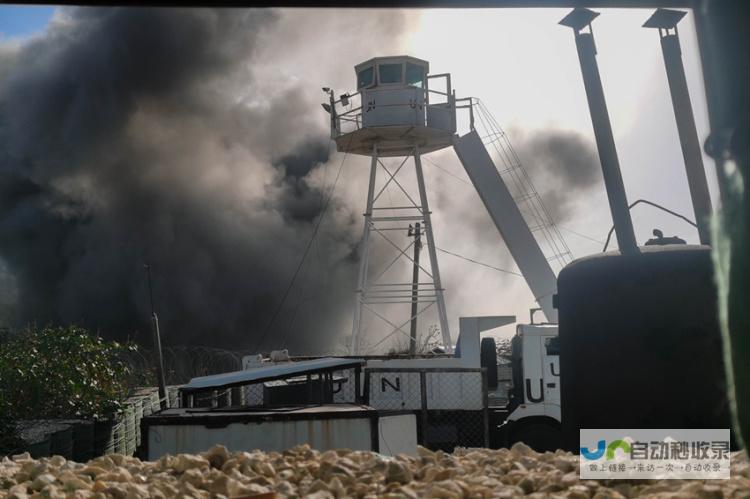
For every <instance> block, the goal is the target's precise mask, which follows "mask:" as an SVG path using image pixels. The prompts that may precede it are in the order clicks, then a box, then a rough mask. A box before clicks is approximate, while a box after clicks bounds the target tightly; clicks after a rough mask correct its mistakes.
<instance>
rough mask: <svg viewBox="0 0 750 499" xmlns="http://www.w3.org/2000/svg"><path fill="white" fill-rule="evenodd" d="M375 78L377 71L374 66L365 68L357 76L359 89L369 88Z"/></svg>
mask: <svg viewBox="0 0 750 499" xmlns="http://www.w3.org/2000/svg"><path fill="white" fill-rule="evenodd" d="M374 76H375V70H374V68H373V67H372V66H370V67H369V68H365V69H363V70H362V71H360V72H359V74H358V75H357V88H364V87H369V86H371V85H372V83H373V81H372V80H373V77H374Z"/></svg>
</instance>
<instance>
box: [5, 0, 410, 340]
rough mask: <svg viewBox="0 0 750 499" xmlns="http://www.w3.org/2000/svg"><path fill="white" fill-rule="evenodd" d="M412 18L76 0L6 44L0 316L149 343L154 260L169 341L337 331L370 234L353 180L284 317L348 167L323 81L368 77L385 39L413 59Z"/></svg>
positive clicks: (337, 83)
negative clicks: (80, 2)
mask: <svg viewBox="0 0 750 499" xmlns="http://www.w3.org/2000/svg"><path fill="white" fill-rule="evenodd" d="M408 22H409V19H408V17H407V14H404V13H403V12H401V11H387V12H381V11H365V10H356V11H337V12H336V14H335V15H331V13H330V12H327V11H320V12H315V11H306V10H293V11H276V10H267V9H266V10H249V9H243V10H230V9H221V10H211V9H196V10H189V9H152V8H149V9H137V8H107V9H100V8H73V9H66V10H64V11H63V12H62V13H61V14H60V15H59V16H58V17H57V19H56V20H55V21H54V22H53V23H52V25H51V26H50V27H49V28H48V29H47V31H46V32H45V33H44V34H43V35H41V36H38V37H36V38H34V39H32V40H30V41H28V42H24V43H21V44H16V45H13V46H11V45H9V44H7V43H6V44H5V45H2V44H0V260H1V261H0V278H2V281H3V282H2V283H1V285H2V286H3V288H4V291H3V294H2V297H0V298H2V300H0V301H2V311H3V312H5V317H3V318H2V320H1V321H0V322H2V323H4V324H5V325H8V326H12V327H19V326H22V325H24V324H26V323H29V322H32V321H34V322H37V323H47V322H52V323H62V324H65V323H78V324H83V325H85V326H88V327H90V328H92V329H95V330H98V331H100V332H101V333H102V334H103V335H105V336H107V337H110V338H124V337H131V338H132V337H135V338H136V339H140V340H144V341H147V340H148V335H147V332H148V317H149V314H150V305H149V300H148V290H147V287H146V275H145V272H144V268H143V264H144V262H148V263H149V264H150V265H151V268H152V274H153V285H154V300H155V304H156V308H157V311H158V312H159V315H160V320H161V324H162V329H163V341H164V342H165V343H167V344H202V345H212V346H221V347H224V348H252V347H255V345H256V344H257V343H258V342H260V340H261V339H265V341H263V342H262V346H264V347H266V348H270V347H276V346H281V345H282V344H283V345H285V346H288V347H290V348H291V349H292V350H293V351H297V352H300V353H317V352H318V351H323V350H326V349H330V348H331V346H332V345H335V344H337V342H339V341H340V340H341V338H340V337H338V336H337V335H339V334H341V333H346V332H348V327H349V322H348V321H349V317H350V313H351V306H352V288H353V286H354V282H355V271H356V263H357V261H356V257H355V256H354V255H355V254H356V245H357V244H358V239H359V236H360V233H361V217H360V216H359V215H360V212H361V207H360V206H358V205H354V204H353V203H352V199H355V198H356V196H357V192H358V191H357V189H358V187H357V186H349V187H351V189H346V188H344V187H345V186H346V185H345V182H348V180H346V179H345V175H342V183H344V187H342V185H339V187H338V188H337V190H336V193H337V195H336V196H334V198H333V201H332V202H331V205H330V206H329V209H328V212H327V213H326V222H325V223H324V227H325V228H324V229H323V230H322V231H321V234H319V237H318V238H317V239H316V242H315V244H314V245H313V247H312V250H311V255H310V257H309V258H310V259H312V260H313V262H314V265H305V266H303V267H302V269H301V271H300V275H299V276H298V284H299V285H298V286H295V288H294V290H293V292H291V293H290V294H289V299H288V300H287V303H286V306H285V308H284V309H283V311H282V313H281V314H279V317H280V318H281V319H280V320H277V321H275V322H274V324H273V327H271V328H270V329H269V330H267V324H268V323H269V321H270V320H271V317H272V316H273V313H274V311H275V309H276V307H277V305H278V303H279V302H280V300H281V297H282V295H283V293H284V291H285V288H286V286H287V284H288V283H289V279H290V278H291V277H292V274H293V272H294V269H295V268H296V267H297V264H298V263H299V259H300V258H301V256H302V253H303V250H304V248H305V246H306V245H307V242H308V241H309V238H310V235H311V233H312V230H313V227H314V225H315V221H316V219H317V217H318V216H319V214H320V213H321V210H322V207H323V206H324V199H325V196H326V193H327V192H328V191H329V189H330V188H331V183H332V181H333V178H334V175H335V168H337V166H338V155H334V149H332V148H331V147H330V145H329V140H328V130H327V119H326V115H325V114H324V112H323V111H322V110H321V109H320V105H319V102H321V101H322V100H323V99H322V97H324V96H323V95H322V94H321V93H320V87H321V86H322V85H332V86H334V88H342V89H348V88H351V87H352V86H353V83H354V82H353V70H352V67H353V65H354V64H356V63H358V62H360V61H362V60H365V59H367V58H370V57H372V56H374V55H381V54H372V53H371V52H370V50H371V44H370V40H373V39H375V40H378V48H379V49H380V50H383V51H385V52H388V51H393V52H399V51H400V49H399V47H400V43H401V42H400V33H403V32H404V31H405V29H406V27H407V25H408ZM362 30H366V31H367V33H368V36H367V37H362V36H361V33H362V32H363V31H362ZM346 37H348V38H349V39H350V42H348V43H341V40H342V38H346ZM342 47H343V48H342ZM334 51H335V53H336V57H335V58H334V59H332V58H331V57H330V55H331V54H332V53H334ZM303 76H304V78H303ZM329 163H330V164H329ZM342 188H343V189H344V192H345V193H346V195H343V194H340V191H341V189H342ZM341 283H347V285H341ZM264 333H268V334H264Z"/></svg>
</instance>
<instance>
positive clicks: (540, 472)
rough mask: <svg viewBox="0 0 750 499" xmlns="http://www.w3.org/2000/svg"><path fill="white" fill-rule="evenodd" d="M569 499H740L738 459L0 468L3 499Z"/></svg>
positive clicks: (498, 458) (277, 460) (443, 459)
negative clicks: (582, 470)
mask: <svg viewBox="0 0 750 499" xmlns="http://www.w3.org/2000/svg"><path fill="white" fill-rule="evenodd" d="M524 495H525V496H529V497H538V498H542V497H559V498H571V499H587V498H591V499H614V498H628V497H655V498H665V499H666V498H674V499H682V498H692V497H695V498H702V499H710V498H722V497H731V498H735V497H736V498H746V497H750V463H749V462H748V458H747V455H746V454H745V453H744V452H743V453H735V454H733V455H732V478H731V479H729V480H712V481H700V480H663V481H656V480H639V481H635V480H633V481H623V480H610V481H606V480H602V481H592V480H580V479H579V477H578V458H577V457H576V456H574V455H572V454H570V453H565V452H562V451H557V452H555V453H550V452H547V453H544V454H538V453H536V452H534V451H533V450H531V449H530V448H528V447H527V446H525V445H523V444H516V445H514V446H513V448H512V449H511V450H508V449H501V450H488V449H457V450H456V452H454V453H453V454H446V453H444V452H431V451H429V450H427V449H423V448H420V449H419V454H418V456H417V457H409V456H403V455H402V456H398V457H396V458H388V457H384V456H381V455H379V454H376V453H372V452H365V451H349V450H337V451H327V452H318V451H315V450H312V449H310V448H309V447H308V446H299V447H295V448H293V449H290V450H288V451H286V452H283V453H278V452H270V453H263V452H260V451H256V452H234V453H230V452H228V451H227V449H226V448H224V447H222V446H216V447H214V448H212V449H211V450H209V451H207V452H204V453H202V454H195V455H193V454H180V455H177V456H165V457H162V458H161V459H159V460H158V461H155V462H147V461H140V460H139V459H137V458H134V457H127V456H123V455H119V454H110V455H106V456H102V457H99V458H96V459H93V460H91V461H89V462H88V463H85V464H82V463H75V462H72V461H66V460H65V459H64V458H62V457H61V456H54V457H51V458H43V459H39V460H34V459H31V458H30V457H29V456H28V454H22V455H19V456H14V457H13V458H11V459H8V458H4V459H3V460H2V461H1V462H0V497H6V498H9V499H10V498H15V499H23V498H42V497H45V498H46V497H51V498H58V497H59V498H86V497H91V498H107V497H113V498H118V499H131V498H133V499H136V498H147V497H153V498H162V497H163V498H167V497H183V498H186V497H194V498H216V499H219V498H240V497H243V498H248V497H258V498H270V497H278V498H284V497H312V498H320V499H322V498H332V497H363V498H369V497H373V498H374V497H387V498H416V497H433V498H445V499H450V498H462V497H466V498H469V497H471V498H485V497H518V496H524Z"/></svg>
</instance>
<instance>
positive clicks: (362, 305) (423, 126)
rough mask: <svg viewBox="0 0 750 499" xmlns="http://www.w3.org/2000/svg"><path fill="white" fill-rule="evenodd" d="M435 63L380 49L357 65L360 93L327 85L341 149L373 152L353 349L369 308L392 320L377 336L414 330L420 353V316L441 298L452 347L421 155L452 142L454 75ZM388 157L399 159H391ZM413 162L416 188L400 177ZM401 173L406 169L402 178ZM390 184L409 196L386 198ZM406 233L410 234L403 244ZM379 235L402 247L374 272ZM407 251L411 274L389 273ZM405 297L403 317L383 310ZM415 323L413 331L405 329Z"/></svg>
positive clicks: (445, 329) (448, 347)
mask: <svg viewBox="0 0 750 499" xmlns="http://www.w3.org/2000/svg"><path fill="white" fill-rule="evenodd" d="M429 69H430V68H429V63H428V62H427V61H424V60H422V59H417V58H414V57H408V56H397V57H376V58H373V59H370V60H368V61H365V62H363V63H361V64H358V65H357V66H356V67H355V73H356V78H357V91H356V92H355V93H352V94H343V95H341V96H339V97H338V98H337V97H336V96H335V95H334V92H333V91H332V90H330V89H328V88H324V89H323V90H324V91H326V92H327V93H328V94H329V102H328V103H327V104H323V107H324V108H325V109H326V111H328V112H329V113H330V119H331V138H332V139H334V140H335V141H336V146H337V149H338V151H340V152H345V153H351V154H359V155H363V156H369V157H371V158H372V161H371V164H370V176H369V186H368V190H367V205H366V208H365V213H364V218H365V223H364V232H363V235H362V255H361V260H360V268H359V278H358V283H357V299H356V303H355V310H354V324H353V326H352V342H351V346H350V351H351V353H352V354H353V355H354V354H358V353H360V333H361V327H362V315H363V312H365V310H367V311H369V312H371V313H372V314H374V315H375V316H376V317H379V318H380V319H382V320H383V321H384V323H386V324H387V325H388V326H390V328H391V332H390V333H389V334H388V335H386V336H385V337H384V338H383V339H381V340H380V341H379V343H382V342H383V341H385V340H386V339H387V338H389V337H391V336H392V335H394V334H403V335H405V336H406V337H407V338H409V341H410V346H411V348H410V350H411V351H412V353H414V352H413V349H414V344H415V342H416V333H415V328H416V319H417V316H419V315H421V314H422V313H423V312H424V311H426V310H427V309H429V308H431V307H433V306H435V307H437V314H438V319H439V323H440V331H441V334H442V342H443V345H444V346H445V348H446V350H447V351H451V348H452V346H451V336H450V331H449V329H448V319H447V315H446V311H445V300H444V298H443V291H444V290H443V287H442V283H441V281H440V269H439V267H438V260H437V254H436V248H435V239H434V235H433V231H432V221H431V219H430V209H429V206H428V204H427V194H426V189H425V183H424V176H423V173H422V161H421V155H422V154H425V153H428V152H432V151H437V150H439V149H443V148H445V147H450V146H452V145H453V135H454V134H455V132H456V110H455V100H456V99H455V95H454V93H453V91H452V89H451V80H450V75H449V74H436V75H431V74H429ZM438 89H439V90H438ZM384 158H401V160H400V161H397V162H396V163H395V164H394V165H392V166H391V165H388V164H386V162H385V161H384ZM409 169H413V172H414V173H415V175H416V184H417V190H418V195H416V196H415V195H412V194H411V193H409V191H408V190H407V189H406V188H405V187H404V185H403V182H400V181H399V180H400V179H403V178H404V176H405V175H404V174H405V173H406V172H407V171H408V170H409ZM399 174H401V177H400V178H397V176H398V175H399ZM383 175H384V177H383V179H384V182H381V183H382V185H380V186H377V185H378V184H377V182H378V179H379V176H383ZM389 186H395V187H396V188H397V189H398V190H400V191H401V193H403V196H401V198H402V199H405V200H406V202H405V203H403V205H402V206H386V205H384V199H383V198H384V197H385V198H387V196H384V192H385V190H386V189H387V188H388V187H389ZM399 194H400V193H399ZM396 236H400V237H396ZM403 236H407V237H408V238H409V239H411V241H410V242H409V243H408V244H406V245H405V246H404V244H403ZM422 236H424V238H425V239H426V249H427V253H428V256H429V265H427V266H425V265H424V264H423V263H420V261H419V251H420V249H421V245H422V240H421V237H422ZM374 237H378V238H382V239H384V240H385V241H386V242H387V243H389V244H390V245H391V246H393V247H395V248H396V249H397V250H398V255H397V257H396V260H393V262H391V263H390V265H387V267H388V268H386V269H385V270H383V269H381V270H380V271H379V272H377V273H374V272H370V260H371V259H370V256H371V255H370V250H371V245H372V242H373V241H372V239H373V238H374ZM399 239H400V240H401V241H398V240H399ZM410 253H412V254H410ZM403 259H408V260H410V261H411V262H412V265H413V268H414V271H413V272H414V273H413V279H412V282H391V281H389V280H388V278H387V277H385V276H386V275H387V273H388V272H387V271H388V270H389V268H390V267H392V266H393V264H395V263H396V261H397V260H403ZM400 303H403V304H410V305H411V308H410V310H411V313H410V314H404V315H405V317H406V320H405V321H400V320H396V321H394V320H391V319H389V318H388V317H386V314H384V313H383V311H382V310H381V309H382V308H388V309H390V311H391V312H392V311H393V309H394V305H396V306H397V304H400ZM392 315H393V314H391V316H392ZM410 323H411V324H412V326H411V332H409V333H407V328H408V326H409V324H410Z"/></svg>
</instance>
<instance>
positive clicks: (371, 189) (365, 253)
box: [349, 144, 378, 355]
mask: <svg viewBox="0 0 750 499" xmlns="http://www.w3.org/2000/svg"><path fill="white" fill-rule="evenodd" d="M377 169H378V145H377V144H374V145H373V146H372V163H371V165H370V185H369V186H368V188H367V209H366V210H365V227H364V230H363V232H362V260H360V262H359V279H358V280H357V302H356V303H355V305H354V324H353V325H352V343H351V347H350V349H349V353H350V355H357V354H358V353H359V333H360V322H361V319H362V300H363V298H364V296H363V295H364V292H365V287H366V286H367V263H368V258H369V256H370V252H369V244H368V243H369V239H370V227H371V223H372V221H371V218H372V205H373V198H374V196H375V177H376V173H377Z"/></svg>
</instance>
